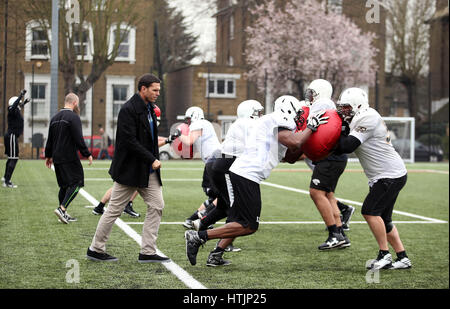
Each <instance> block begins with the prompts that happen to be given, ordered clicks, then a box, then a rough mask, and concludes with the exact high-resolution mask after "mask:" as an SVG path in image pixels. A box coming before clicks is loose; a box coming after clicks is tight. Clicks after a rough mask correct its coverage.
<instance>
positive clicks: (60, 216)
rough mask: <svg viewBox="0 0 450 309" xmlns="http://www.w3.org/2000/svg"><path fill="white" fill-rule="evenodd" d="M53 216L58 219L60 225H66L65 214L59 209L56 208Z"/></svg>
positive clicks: (67, 221) (67, 220)
mask: <svg viewBox="0 0 450 309" xmlns="http://www.w3.org/2000/svg"><path fill="white" fill-rule="evenodd" d="M54 213H55V215H56V216H57V217H58V219H59V221H61V222H62V223H65V224H68V223H69V219H68V218H67V214H66V212H65V211H64V210H62V209H61V207H58V208H56V209H55V211H54Z"/></svg>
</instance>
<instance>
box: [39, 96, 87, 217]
mask: <svg viewBox="0 0 450 309" xmlns="http://www.w3.org/2000/svg"><path fill="white" fill-rule="evenodd" d="M78 103H79V98H78V96H77V95H76V94H74V93H69V94H68V95H67V96H66V98H65V100H64V108H63V109H62V110H60V111H59V112H58V113H57V114H56V115H55V116H53V118H52V119H51V120H50V126H49V129H48V138H47V144H46V145H45V158H46V159H45V165H46V166H47V167H48V168H51V167H52V165H53V166H54V168H55V174H56V180H57V181H58V186H59V194H58V198H59V207H58V208H57V209H55V214H56V216H57V217H58V218H59V220H60V221H61V222H63V223H65V224H67V223H69V222H71V221H76V218H73V217H71V216H70V215H69V214H68V213H67V212H66V210H67V207H69V204H70V203H71V202H72V201H73V200H74V198H75V197H76V196H77V194H78V191H79V190H80V188H81V187H83V186H84V172H83V166H82V165H81V162H80V158H79V157H78V150H79V151H80V152H81V154H82V155H83V156H84V157H86V158H88V159H89V165H91V164H92V156H91V153H90V152H89V150H88V148H87V147H86V143H85V142H84V138H83V132H82V128H81V120H80V116H78V114H77V110H78Z"/></svg>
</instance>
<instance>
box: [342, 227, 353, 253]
mask: <svg viewBox="0 0 450 309" xmlns="http://www.w3.org/2000/svg"><path fill="white" fill-rule="evenodd" d="M342 227H343V226H342ZM343 236H344V243H343V244H342V245H340V246H339V249H345V248H348V247H350V246H351V242H350V239H348V237H347V235H343Z"/></svg>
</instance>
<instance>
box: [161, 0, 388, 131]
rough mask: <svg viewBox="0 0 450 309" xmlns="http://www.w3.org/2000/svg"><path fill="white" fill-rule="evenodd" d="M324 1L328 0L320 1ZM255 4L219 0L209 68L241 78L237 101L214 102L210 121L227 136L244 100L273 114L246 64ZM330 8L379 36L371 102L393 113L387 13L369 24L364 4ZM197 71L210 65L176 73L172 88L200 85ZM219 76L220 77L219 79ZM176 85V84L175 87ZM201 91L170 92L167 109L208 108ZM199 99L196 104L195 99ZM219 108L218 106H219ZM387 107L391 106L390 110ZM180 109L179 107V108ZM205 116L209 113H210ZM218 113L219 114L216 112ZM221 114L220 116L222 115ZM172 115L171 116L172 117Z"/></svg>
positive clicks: (330, 1)
mask: <svg viewBox="0 0 450 309" xmlns="http://www.w3.org/2000/svg"><path fill="white" fill-rule="evenodd" d="M320 1H324V0H320ZM251 2H254V1H248V0H217V12H216V14H215V15H214V17H215V18H216V21H217V22H216V63H215V64H214V65H211V64H210V65H209V68H210V70H214V74H219V75H220V74H221V73H225V72H227V74H235V75H236V76H239V77H240V78H239V79H237V80H236V85H238V87H237V88H236V93H235V97H226V98H225V97H215V98H214V100H210V112H211V114H210V119H211V120H214V121H218V122H219V123H220V124H221V126H222V131H223V132H226V128H227V126H228V124H227V123H228V122H229V121H231V120H232V119H234V118H235V115H236V112H235V111H236V107H237V105H238V104H239V103H240V102H241V101H242V100H243V99H256V100H258V101H260V102H261V103H262V104H263V105H265V107H266V108H265V109H266V112H270V111H271V108H272V104H273V100H274V98H272V97H271V94H270V93H269V92H268V91H267V93H258V92H257V90H256V86H255V85H254V83H252V82H250V81H248V80H247V79H246V78H245V72H246V71H248V68H247V63H246V60H245V51H246V39H247V35H246V33H245V29H246V28H247V27H248V26H249V25H251V23H252V18H254V17H253V16H251V14H250V13H249V10H248V6H249V3H251ZM324 4H327V7H329V8H330V9H333V10H337V11H338V12H340V13H342V14H345V15H347V16H348V17H350V18H351V19H352V20H353V21H354V22H355V23H356V24H357V25H358V26H359V27H360V28H361V29H362V30H363V31H371V32H374V33H376V35H377V37H378V38H377V40H376V42H375V47H376V48H377V49H378V50H379V53H378V55H377V59H376V62H377V64H378V66H379V72H378V74H377V78H378V83H377V86H376V87H371V88H370V89H368V90H369V95H370V101H371V102H372V103H371V104H372V105H373V106H374V107H377V108H378V109H379V110H380V111H381V114H383V115H387V114H388V113H389V105H388V104H385V103H384V102H385V101H384V99H383V98H384V96H385V94H384V91H385V73H384V68H385V31H386V25H385V12H384V10H383V8H382V7H380V15H379V17H380V19H379V22H376V23H368V22H367V21H366V14H367V11H368V8H366V6H365V1H361V0H327V2H326V3H325V2H324ZM197 71H201V72H203V73H202V74H204V72H207V66H206V64H201V65H199V66H193V67H189V68H186V69H183V70H178V71H176V72H171V73H169V74H168V76H169V78H168V81H167V82H168V88H169V89H173V87H180V86H177V85H179V84H184V85H185V86H183V87H182V89H187V88H189V87H188V86H187V85H189V84H192V83H194V80H195V79H196V80H197V82H198V77H197V75H196V74H197V73H196V72H197ZM219 75H217V76H219ZM175 81H176V83H175ZM197 87H198V88H197V90H195V89H194V90H193V89H189V90H186V91H187V92H183V91H182V92H181V93H178V89H180V88H178V89H177V91H175V92H177V94H170V92H173V90H169V95H168V100H167V105H168V108H169V109H171V110H175V109H176V108H175V107H174V106H177V108H178V109H179V110H180V111H179V112H178V114H182V113H183V111H184V110H185V108H187V107H189V106H190V105H189V104H192V105H198V106H202V107H204V106H205V102H206V100H207V95H208V91H207V90H206V87H207V82H206V81H205V80H203V81H201V83H200V84H198V85H197ZM192 91H198V93H197V94H193V93H192ZM175 97H186V98H188V99H187V100H186V101H184V103H183V104H184V106H182V107H181V106H180V104H181V103H180V102H179V100H174V98H175ZM194 97H195V100H193V99H192V98H194ZM216 105H217V106H216ZM386 105H387V106H386ZM178 106H179V107H178ZM204 110H205V113H206V109H204ZM216 111H217V112H216ZM219 111H220V114H219ZM229 111H230V114H227V113H228V112H229ZM169 114H170V115H169ZM168 115H169V117H171V119H170V120H169V123H170V122H171V120H172V119H174V116H173V114H171V113H169V112H168Z"/></svg>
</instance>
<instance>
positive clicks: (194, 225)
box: [192, 219, 201, 232]
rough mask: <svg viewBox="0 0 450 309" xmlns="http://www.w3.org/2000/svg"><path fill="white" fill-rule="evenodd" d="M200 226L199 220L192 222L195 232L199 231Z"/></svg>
mask: <svg viewBox="0 0 450 309" xmlns="http://www.w3.org/2000/svg"><path fill="white" fill-rule="evenodd" d="M200 225H201V222H200V219H197V220H194V221H192V227H193V229H194V230H196V231H197V232H198V231H199V230H200Z"/></svg>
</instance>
